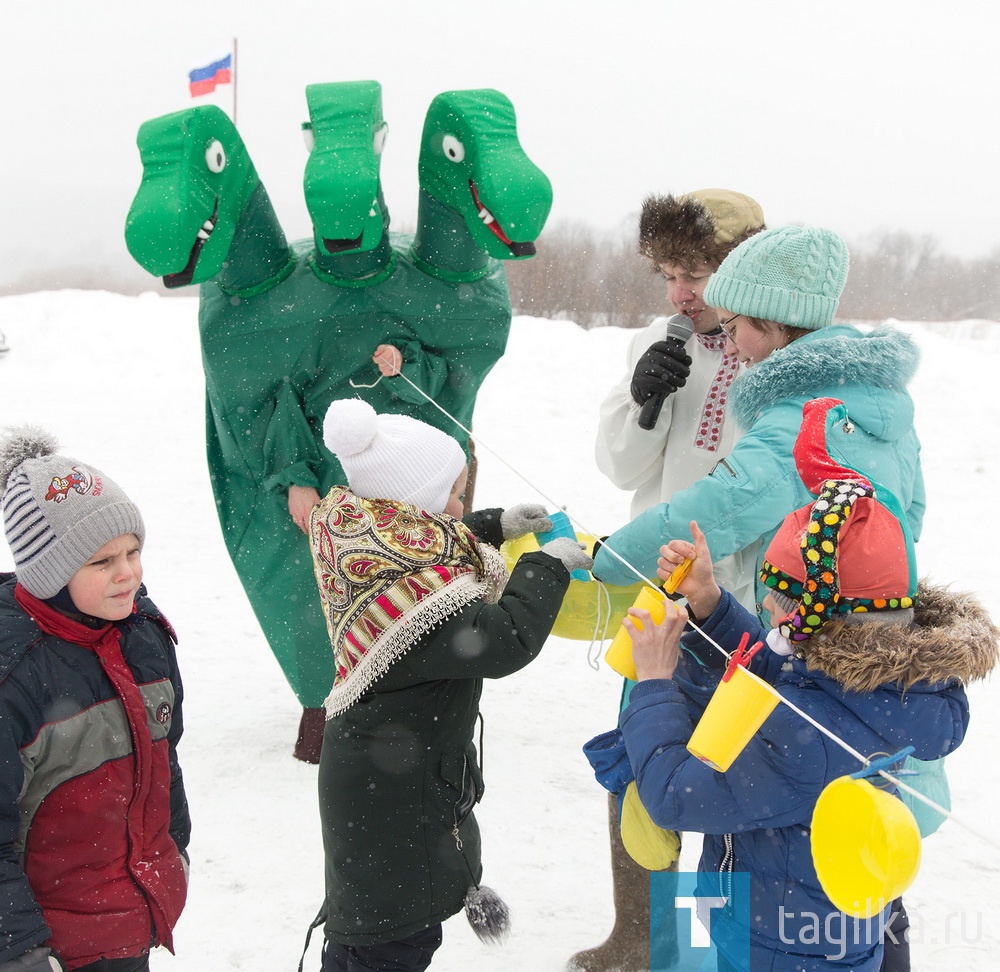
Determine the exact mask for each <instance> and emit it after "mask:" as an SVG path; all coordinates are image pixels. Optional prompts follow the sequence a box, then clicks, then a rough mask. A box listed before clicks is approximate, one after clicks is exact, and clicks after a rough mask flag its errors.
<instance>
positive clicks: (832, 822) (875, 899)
mask: <svg viewBox="0 0 1000 972" xmlns="http://www.w3.org/2000/svg"><path fill="white" fill-rule="evenodd" d="M810 841H811V846H812V857H813V864H814V865H815V867H816V874H817V875H818V877H819V883H820V885H821V886H822V888H823V890H824V891H825V892H826V894H827V897H829V899H830V900H831V901H832V902H833V904H834V906H835V907H836V908H838V909H839V910H840V911H843V912H845V913H846V914H848V915H852V916H854V917H855V918H871V917H873V916H874V915H877V914H878V913H879V912H880V911H881V910H882V909H883V908H884V907H885V905H886V904H887V903H888V902H889V901H892V900H893V898H898V897H899V896H900V895H901V894H902V893H903V892H904V891H905V890H906V889H907V888H908V887H909V886H910V885H911V884H912V883H913V879H914V878H915V877H916V876H917V871H918V870H919V868H920V829H919V827H918V826H917V821H916V820H915V819H914V817H913V814H912V813H910V811H909V809H908V808H907V807H906V804H904V803H903V801H902V800H900V799H898V798H897V797H895V796H893V795H892V794H891V793H888V792H886V791H885V790H881V789H879V788H878V787H876V786H873V785H872V784H871V783H869V782H868V780H862V779H854V778H853V777H850V776H841V777H838V778H837V779H835V780H834V781H833V782H832V783H829V784H827V786H826V787H825V788H824V789H823V792H822V793H821V794H820V795H819V799H818V800H817V801H816V809H815V810H814V811H813V819H812V835H811V838H810Z"/></svg>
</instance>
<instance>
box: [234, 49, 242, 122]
mask: <svg viewBox="0 0 1000 972" xmlns="http://www.w3.org/2000/svg"><path fill="white" fill-rule="evenodd" d="M239 82H240V72H239V66H238V65H237V63H236V38H235V37H234V38H233V127H236V85H237V84H239Z"/></svg>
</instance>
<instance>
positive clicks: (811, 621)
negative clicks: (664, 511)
mask: <svg viewBox="0 0 1000 972" xmlns="http://www.w3.org/2000/svg"><path fill="white" fill-rule="evenodd" d="M846 420H847V411H846V409H845V408H844V404H843V402H840V401H838V400H837V399H834V398H815V399H813V400H812V401H809V402H806V404H805V405H804V406H803V407H802V427H801V429H800V431H799V435H798V438H797V439H796V441H795V448H794V450H793V454H794V456H795V465H796V468H797V469H798V471H799V475H800V476H801V477H802V481H803V482H804V483H805V485H806V486H807V487H808V488H809V491H810V492H812V493H815V494H817V499H816V500H815V502H813V503H810V504H808V505H806V506H803V507H801V508H800V509H798V510H795V511H794V512H793V513H790V514H789V515H788V516H787V517H786V518H785V520H784V522H783V523H782V524H781V526H780V527H779V528H778V532H777V533H776V534H775V535H774V537H773V539H772V540H771V542H770V544H769V545H768V548H767V551H766V553H765V555H764V563H763V566H762V568H761V571H760V579H761V581H762V582H763V583H764V584H765V585H766V586H767V587H769V588H770V589H771V590H772V591H773V592H774V593H775V594H776V595H777V596H776V600H778V602H779V604H781V605H785V606H786V607H787V606H788V604H789V603H790V602H794V604H793V606H794V613H792V614H791V616H790V617H788V618H786V619H784V620H782V621H781V623H780V624H779V625H778V628H779V631H780V633H781V634H782V635H784V637H785V638H787V639H788V640H789V641H791V642H797V641H803V640H805V639H806V638H808V637H810V636H811V635H813V634H815V633H816V632H817V631H819V630H820V628H822V627H823V625H825V624H826V623H827V622H829V621H830V620H832V619H834V618H837V617H840V618H842V619H846V618H847V617H848V616H850V617H851V619H853V620H862V619H864V618H865V617H866V616H870V615H871V613H872V612H898V613H897V614H895V615H893V620H897V621H907V620H910V619H912V609H913V607H914V605H915V604H916V601H917V575H916V561H915V557H914V550H913V537H912V536H911V534H910V530H909V527H908V525H907V522H906V517H905V515H904V514H903V512H902V510H901V509H900V506H899V502H898V501H897V500H896V498H895V497H894V496H893V495H892V493H890V492H889V491H888V490H886V489H884V488H883V487H881V486H878V485H877V484H875V483H873V482H872V481H871V480H870V479H868V478H867V477H865V476H862V475H861V474H860V473H858V472H856V471H854V470H852V469H847V468H845V467H843V466H838V465H837V464H836V463H835V462H834V460H833V459H832V458H831V457H830V455H829V453H828V452H827V449H826V429H827V423H828V422H831V423H834V422H842V421H846ZM788 599H790V602H789V600H788Z"/></svg>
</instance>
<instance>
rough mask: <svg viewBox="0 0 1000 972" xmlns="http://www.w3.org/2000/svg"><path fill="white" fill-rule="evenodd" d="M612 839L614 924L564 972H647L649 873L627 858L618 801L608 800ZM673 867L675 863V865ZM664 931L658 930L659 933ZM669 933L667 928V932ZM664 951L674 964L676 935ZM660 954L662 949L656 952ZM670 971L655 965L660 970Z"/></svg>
mask: <svg viewBox="0 0 1000 972" xmlns="http://www.w3.org/2000/svg"><path fill="white" fill-rule="evenodd" d="M608 824H609V831H610V836H611V887H612V894H613V898H614V904H615V923H614V927H613V928H612V929H611V934H610V935H609V936H608V940H607V941H606V942H605V943H604V944H603V945H598V946H597V947H596V948H590V949H587V950H586V951H584V952H577V953H576V955H574V956H573V957H572V958H571V959H570V960H569V963H568V965H567V966H566V968H567V972H649V874H650V872H649V871H647V870H646V869H645V868H644V867H640V866H639V865H638V864H636V862H635V861H633V860H632V858H631V857H629V854H628V851H626V850H625V845H624V844H623V843H622V837H621V830H620V829H619V826H618V800H617V798H616V797H615V796H614V795H613V794H609V799H608ZM674 868H676V864H675V865H674ZM663 931H664V929H661V934H662V933H663ZM667 932H668V933H669V929H667ZM673 939H674V940H673V943H672V947H669V946H668V948H667V949H666V951H667V952H668V953H669V954H670V955H671V956H672V957H671V960H670V965H673V964H675V963H676V957H675V953H676V934H674V936H673ZM658 952H659V953H660V954H661V955H662V954H663V952H664V950H663V949H658ZM661 967H662V968H669V965H667V966H658V969H659V968H661Z"/></svg>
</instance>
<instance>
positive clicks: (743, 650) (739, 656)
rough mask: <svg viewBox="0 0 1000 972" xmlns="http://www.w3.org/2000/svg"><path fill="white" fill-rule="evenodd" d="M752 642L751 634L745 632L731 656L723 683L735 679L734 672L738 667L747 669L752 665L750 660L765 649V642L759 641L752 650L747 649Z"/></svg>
mask: <svg viewBox="0 0 1000 972" xmlns="http://www.w3.org/2000/svg"><path fill="white" fill-rule="evenodd" d="M749 641H750V632H749V631H744V632H743V637H742V638H740V643H739V645H738V646H737V648H736V651H734V652H733V653H732V654H731V655H730V656H729V662H728V663H727V665H726V671H725V673H724V674H723V676H722V681H724V682H728V681H729V680H730V679H731V678H732V677H733V672H734V671H735V670H736V666H737V665H742V666H743V668H747V667H748V666H749V664H750V659H751V658H753V656H754V655H756V654H757V652H758V651H760V649H761V648H762V647H763V645H764V642H763V641H758V642H757V643H756V644H755V645H754V646H753V647H752V648H750V649H749V650H748V649H747V643H748V642H749Z"/></svg>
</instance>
